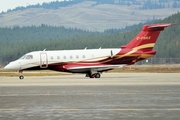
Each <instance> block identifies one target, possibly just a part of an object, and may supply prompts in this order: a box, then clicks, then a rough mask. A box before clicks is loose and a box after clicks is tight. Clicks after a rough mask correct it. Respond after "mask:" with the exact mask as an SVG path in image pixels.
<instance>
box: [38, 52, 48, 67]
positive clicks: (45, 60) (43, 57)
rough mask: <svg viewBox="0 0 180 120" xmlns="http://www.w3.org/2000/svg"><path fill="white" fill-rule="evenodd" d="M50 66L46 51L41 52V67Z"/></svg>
mask: <svg viewBox="0 0 180 120" xmlns="http://www.w3.org/2000/svg"><path fill="white" fill-rule="evenodd" d="M47 67H48V57H47V54H46V53H40V68H47Z"/></svg>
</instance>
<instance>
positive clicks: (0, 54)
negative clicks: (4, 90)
mask: <svg viewBox="0 0 180 120" xmlns="http://www.w3.org/2000/svg"><path fill="white" fill-rule="evenodd" d="M169 21H172V23H177V24H178V25H177V26H173V27H169V28H167V29H166V30H165V31H163V32H162V34H161V35H160V37H159V39H158V41H157V44H156V45H155V50H157V54H156V56H155V57H161V58H180V52H179V48H180V39H179V38H180V34H179V31H180V26H179V24H180V13H179V12H178V13H176V14H173V15H172V16H170V17H168V18H165V19H163V20H159V21H156V23H168V22H169ZM142 25H143V24H139V25H134V27H132V26H129V27H127V29H125V30H128V31H126V32H125V30H124V29H123V30H121V29H120V30H118V29H109V30H106V31H105V32H101V33H100V32H88V31H83V30H78V29H67V28H64V27H60V28H58V27H52V26H47V25H41V26H39V27H36V26H32V27H22V28H21V27H14V28H1V29H0V36H2V37H0V43H1V44H0V63H1V62H2V64H7V63H8V62H10V61H12V60H15V59H17V58H19V57H20V56H22V55H23V54H25V53H27V52H30V51H39V50H43V49H47V50H58V49H59V50H63V49H84V48H85V47H88V49H89V48H99V47H102V48H114V47H116V48H118V47H120V46H121V45H125V44H127V43H128V42H129V41H130V40H131V39H132V38H134V37H135V35H136V34H137V33H138V32H140V31H141V27H142ZM120 31H121V32H120ZM122 31H124V32H122ZM62 32H63V33H62ZM60 33H62V34H60ZM63 35H64V36H63ZM52 36H53V37H52ZM61 36H62V37H61ZM45 38H46V39H45Z"/></svg>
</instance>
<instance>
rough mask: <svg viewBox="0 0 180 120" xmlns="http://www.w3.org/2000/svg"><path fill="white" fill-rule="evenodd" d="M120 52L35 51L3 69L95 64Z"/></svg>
mask: <svg viewBox="0 0 180 120" xmlns="http://www.w3.org/2000/svg"><path fill="white" fill-rule="evenodd" d="M120 51H121V49H120V48H117V49H114V48H112V49H111V48H109V49H84V50H57V51H35V52H30V53H27V54H26V55H24V56H22V57H21V58H20V59H18V60H16V61H13V62H10V63H9V64H8V65H7V66H5V69H11V70H23V69H28V68H32V67H37V66H39V67H40V68H42V69H45V68H47V67H48V66H49V65H50V64H56V63H69V62H80V61H84V62H92V63H93V62H95V61H100V60H103V59H106V58H108V57H113V56H114V55H116V54H118V53H119V52H120Z"/></svg>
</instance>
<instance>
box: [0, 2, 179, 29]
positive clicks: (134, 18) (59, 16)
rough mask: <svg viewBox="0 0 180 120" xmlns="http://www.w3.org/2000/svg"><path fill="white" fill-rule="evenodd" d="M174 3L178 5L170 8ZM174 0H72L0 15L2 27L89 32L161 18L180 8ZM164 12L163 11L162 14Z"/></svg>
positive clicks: (19, 8) (18, 8) (22, 8)
mask: <svg viewBox="0 0 180 120" xmlns="http://www.w3.org/2000/svg"><path fill="white" fill-rule="evenodd" d="M156 1H157V0H156ZM174 3H176V4H177V5H176V6H174V7H173V5H174ZM178 4H179V1H177V0H164V1H163V0H161V1H158V2H155V0H145V1H142V0H127V1H123V0H89V1H85V0H73V1H64V2H58V1H56V2H51V3H43V4H42V5H39V4H37V5H32V6H27V7H17V8H16V9H14V10H11V9H10V10H8V12H2V13H1V14H0V25H1V27H12V26H20V27H22V26H31V25H37V26H40V25H41V24H46V25H51V26H65V27H66V28H69V27H70V28H78V29H83V30H90V31H103V30H105V29H110V28H123V27H125V26H127V25H133V24H137V23H140V22H146V21H149V20H154V19H163V18H165V17H167V16H170V15H171V14H173V13H176V12H177V11H179V10H180V8H179V6H178ZM164 13H166V14H164Z"/></svg>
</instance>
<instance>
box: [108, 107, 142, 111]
mask: <svg viewBox="0 0 180 120" xmlns="http://www.w3.org/2000/svg"><path fill="white" fill-rule="evenodd" d="M109 110H110V111H137V110H139V109H137V108H113V109H109Z"/></svg>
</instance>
